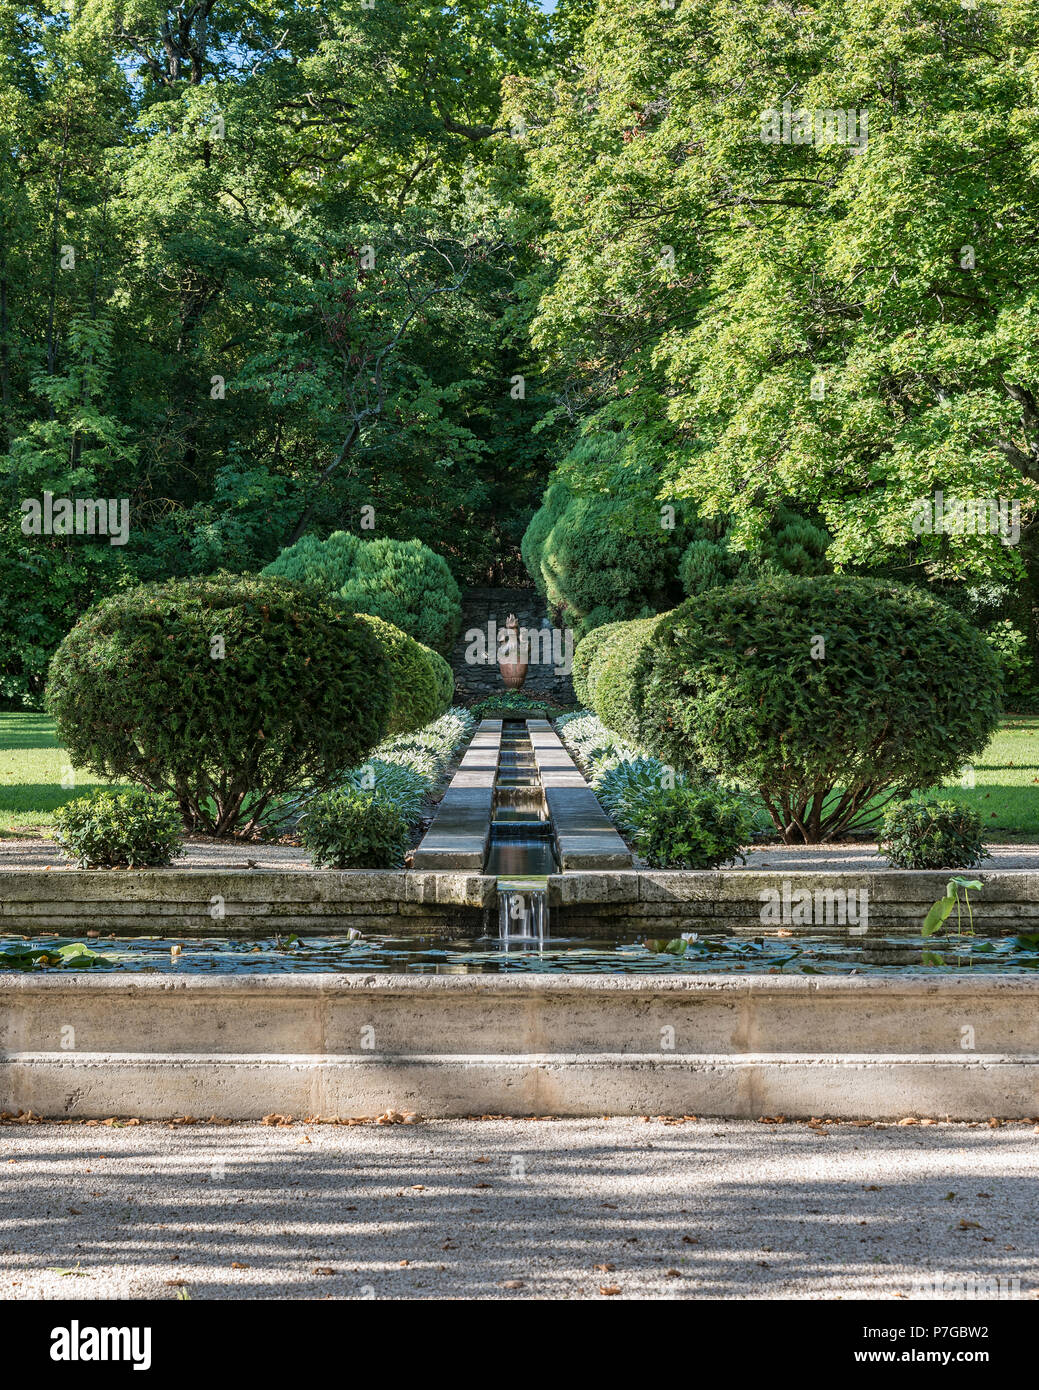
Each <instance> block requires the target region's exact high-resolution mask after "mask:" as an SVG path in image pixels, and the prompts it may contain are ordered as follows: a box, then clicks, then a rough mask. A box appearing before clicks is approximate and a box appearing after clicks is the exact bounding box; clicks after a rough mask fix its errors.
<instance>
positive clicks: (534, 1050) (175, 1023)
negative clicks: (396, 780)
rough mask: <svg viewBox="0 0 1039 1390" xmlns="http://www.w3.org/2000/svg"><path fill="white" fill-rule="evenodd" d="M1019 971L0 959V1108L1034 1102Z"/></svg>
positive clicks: (79, 1112) (629, 1110) (812, 1111)
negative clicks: (594, 969) (663, 970)
mask: <svg viewBox="0 0 1039 1390" xmlns="http://www.w3.org/2000/svg"><path fill="white" fill-rule="evenodd" d="M1037 1005H1039V980H1034V979H1027V978H1018V977H1007V976H997V975H993V976H974V977H963V976H954V977H943V978H937V979H924V978H920V977H916V978H913V977H903V978H899V979H891V978H885V979H880V978H873V979H865V978H849V977H843V978H832V977H827V978H823V977H815V978H804V977H801V978H797V977H769V976H757V977H733V976H727V977H718V976H715V977H711V978H705V977H702V976H701V977H677V976H658V977H654V978H652V979H647V978H644V977H643V978H641V979H637V978H632V977H631V976H628V977H624V976H594V977H588V976H560V977H555V978H546V977H544V976H541V977H538V976H497V977H495V976H481V977H472V976H469V977H466V976H429V975H423V976H406V975H382V976H380V975H375V974H372V975H362V974H358V975H352V976H351V975H333V974H328V975H313V976H305V977H299V976H297V977H295V978H291V977H286V976H284V975H267V976H224V977H198V976H185V977H182V978H180V979H175V980H174V979H170V978H169V977H166V976H152V977H143V976H140V975H138V976H132V977H131V976H122V977H118V976H113V975H105V976H95V977H92V976H88V975H85V974H80V975H75V974H73V975H57V974H54V975H40V976H36V975H28V976H18V975H13V974H12V975H6V976H2V975H0V1110H6V1111H9V1112H18V1111H24V1110H29V1109H31V1110H33V1111H35V1112H36V1113H37V1114H41V1115H45V1116H54V1117H57V1116H86V1117H91V1116H94V1117H104V1116H109V1115H137V1116H140V1117H141V1118H161V1117H164V1116H173V1115H180V1116H183V1115H194V1116H207V1115H221V1116H225V1117H227V1118H232V1119H236V1118H237V1119H246V1118H257V1117H259V1116H262V1115H266V1114H269V1113H271V1112H276V1113H278V1114H291V1115H297V1116H300V1115H308V1114H309V1115H322V1116H338V1117H343V1118H345V1117H350V1116H358V1115H375V1114H379V1113H381V1112H382V1111H384V1110H386V1109H387V1108H394V1109H398V1110H403V1109H409V1110H418V1111H419V1112H421V1113H422V1114H423V1115H426V1116H437V1115H470V1114H477V1115H479V1114H488V1113H491V1114H509V1115H528V1114H534V1115H545V1114H550V1115H602V1114H618V1115H619V1114H647V1113H649V1114H661V1113H663V1114H678V1115H683V1114H694V1115H719V1116H722V1115H724V1116H742V1117H750V1118H754V1117H758V1116H762V1115H776V1114H784V1115H788V1116H791V1117H795V1116H810V1115H819V1116H824V1115H831V1116H844V1117H849V1118H852V1117H869V1118H878V1119H880V1118H891V1117H895V1116H899V1117H901V1116H906V1115H915V1116H919V1117H931V1118H936V1119H944V1118H952V1119H971V1120H976V1119H987V1118H989V1117H990V1116H999V1117H1001V1118H1005V1119H1020V1118H1024V1117H1031V1116H1035V1115H1039V1008H1037Z"/></svg>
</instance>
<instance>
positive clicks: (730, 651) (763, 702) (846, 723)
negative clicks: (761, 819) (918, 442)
mask: <svg viewBox="0 0 1039 1390" xmlns="http://www.w3.org/2000/svg"><path fill="white" fill-rule="evenodd" d="M820 642H821V643H822V644H823V645H822V646H820ZM643 653H644V658H645V659H644V660H643V661H642V662H641V664H640V663H639V662H637V661H631V660H629V661H628V663H627V664H626V665H625V667H624V669H623V674H622V673H621V668H620V666H616V667H615V668H614V669H615V671H616V672H617V678H618V680H619V681H620V682H621V683H622V684H623V683H624V682H625V681H626V682H627V685H628V689H627V693H626V696H625V697H624V698H626V699H627V702H628V703H629V704H630V706H631V708H632V709H634V710H636V711H637V713H638V716H639V719H640V735H641V741H642V742H643V744H644V745H645V746H646V747H647V748H649V749H650V751H652V752H653V753H655V754H657V755H658V756H659V757H661V758H663V759H664V760H665V761H667V762H670V763H672V764H674V765H675V766H677V767H680V768H687V767H694V766H695V765H696V764H698V763H703V764H705V765H706V766H707V767H709V768H711V769H713V770H715V771H716V772H717V773H719V774H720V775H722V776H725V777H728V778H731V779H734V780H736V781H737V782H739V783H741V784H743V785H745V786H750V787H755V788H757V790H758V791H759V792H760V794H761V796H762V798H763V800H764V802H765V805H766V807H767V808H768V811H769V814H770V816H771V817H772V820H773V822H774V824H775V825H776V827H777V829H778V830H779V831H780V832H781V833H782V834H783V836H784V838H785V839H786V840H787V841H788V842H790V843H793V842H798V841H809V842H818V841H822V840H828V839H833V838H835V837H837V836H839V835H841V834H843V833H845V832H847V831H848V830H849V829H854V828H864V827H865V826H867V825H871V824H872V823H874V822H875V820H876V818H877V810H876V809H874V808H871V806H870V803H871V802H873V803H876V799H877V798H881V799H883V798H885V797H887V796H890V795H891V794H893V793H896V792H897V793H909V792H911V791H914V790H918V789H921V788H926V787H931V786H935V785H938V784H940V783H941V782H942V781H943V780H944V779H945V778H947V777H948V776H950V775H951V774H953V773H956V772H958V771H959V770H960V769H961V768H962V767H963V765H964V764H965V763H966V762H967V761H969V760H970V759H971V758H973V757H975V756H977V755H978V754H980V753H981V751H982V750H983V749H984V747H985V746H986V744H987V743H988V741H989V739H990V738H991V736H992V734H993V732H994V731H995V729H996V727H997V724H998V720H999V714H1000V705H1001V701H1000V680H999V668H998V662H997V660H996V658H995V656H994V655H993V653H992V652H991V651H990V649H989V647H988V645H987V643H986V642H985V639H984V638H983V637H982V636H981V635H980V633H978V632H977V631H976V629H974V628H973V627H972V626H971V625H970V624H969V623H968V622H967V620H966V619H965V618H963V617H961V616H960V615H959V614H957V613H956V612H954V611H953V610H952V609H951V608H949V607H948V606H947V605H945V604H943V603H941V602H939V601H938V600H936V599H934V598H932V597H930V596H929V595H928V594H926V593H924V592H922V591H921V590H918V589H910V588H905V587H903V586H901V585H898V584H892V583H888V582H886V581H883V580H870V579H849V578H841V577H838V576H817V577H795V576H786V577H780V578H773V579H770V580H765V581H762V582H760V583H757V584H752V585H745V586H744V585H737V586H735V587H733V588H729V589H715V590H712V591H711V592H709V593H706V594H702V595H700V596H699V597H698V598H695V599H690V600H688V601H687V602H685V603H683V604H682V605H681V606H680V607H678V608H676V609H675V610H674V612H673V613H670V614H667V615H665V616H664V617H663V618H662V619H661V620H660V622H659V623H658V624H657V626H656V630H655V634H654V640H653V642H652V643H651V644H649V645H648V646H647V647H644V648H643ZM597 695H598V697H599V700H600V702H601V699H602V695H601V681H600V691H597Z"/></svg>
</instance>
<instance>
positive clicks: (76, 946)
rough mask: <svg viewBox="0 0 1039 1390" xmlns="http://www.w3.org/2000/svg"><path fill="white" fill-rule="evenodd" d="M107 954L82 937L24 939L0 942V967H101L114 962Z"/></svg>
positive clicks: (27, 968) (10, 968) (104, 967)
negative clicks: (38, 941) (46, 942)
mask: <svg viewBox="0 0 1039 1390" xmlns="http://www.w3.org/2000/svg"><path fill="white" fill-rule="evenodd" d="M114 964H115V962H114V961H113V960H112V959H111V958H110V957H109V956H105V955H102V954H101V953H100V952H98V951H94V950H92V949H91V947H89V946H87V945H86V943H85V942H82V941H66V942H62V943H60V944H59V943H53V944H50V945H47V946H33V945H31V944H30V943H28V942H25V941H4V942H0V970H45V969H48V968H57V969H60V970H90V969H92V968H100V969H102V970H104V969H106V968H107V967H109V966H111V965H114Z"/></svg>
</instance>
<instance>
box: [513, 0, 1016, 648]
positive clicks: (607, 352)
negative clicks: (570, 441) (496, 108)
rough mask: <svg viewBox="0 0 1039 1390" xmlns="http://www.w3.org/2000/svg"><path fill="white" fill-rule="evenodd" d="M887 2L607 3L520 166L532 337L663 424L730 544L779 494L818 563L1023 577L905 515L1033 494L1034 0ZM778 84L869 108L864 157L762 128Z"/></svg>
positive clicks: (841, 105)
mask: <svg viewBox="0 0 1039 1390" xmlns="http://www.w3.org/2000/svg"><path fill="white" fill-rule="evenodd" d="M905 13H906V12H905V11H904V10H900V9H899V8H898V7H897V6H888V7H885V6H881V5H868V6H860V7H859V8H858V9H856V10H852V9H851V8H849V6H848V5H847V4H846V3H845V0H812V3H810V4H808V5H804V6H795V7H786V6H781V5H779V6H777V5H775V4H773V3H772V2H771V0H682V3H681V4H680V5H678V6H676V7H668V6H661V5H657V4H652V3H645V4H635V5H598V6H597V7H596V10H595V17H594V19H593V20H592V21H591V23H590V24H588V26H587V28H585V29H583V30H582V31H580V32H581V37H582V41H583V49H582V50H581V51H580V52H579V53H578V55H577V56H576V57H575V59H574V62H573V64H572V66H568V67H567V68H566V70H565V71H564V73H563V74H562V77H561V80H560V82H559V85H558V88H557V91H556V93H555V96H556V100H555V102H554V104H553V105H552V106H551V109H550V111H549V113H548V114H547V116H544V117H542V119H541V121H540V122H539V128H538V131H537V134H536V137H535V139H534V141H533V145H534V148H533V150H532V152H531V155H530V170H531V178H532V182H533V184H534V187H535V188H536V190H537V191H538V192H539V193H540V194H541V195H542V196H543V197H544V198H545V199H546V200H547V202H548V205H549V207H550V209H551V218H550V225H549V228H548V231H547V233H546V235H545V237H544V242H543V244H544V248H545V255H546V258H547V259H548V260H549V261H550V263H551V265H552V268H553V269H552V274H551V275H550V276H546V282H545V284H544V287H543V289H542V292H541V294H540V296H539V299H538V303H537V310H536V314H535V318H534V321H533V325H532V336H533V338H534V341H535V343H536V345H537V346H538V347H539V348H540V349H541V351H542V352H543V353H544V354H545V356H546V358H547V359H548V360H550V361H551V362H553V363H554V364H556V370H557V373H558V377H559V381H560V391H561V394H562V393H564V392H565V394H566V398H567V401H568V404H569V408H570V409H571V410H579V409H581V408H583V409H584V410H586V411H590V410H595V411H597V412H599V413H602V412H607V411H608V412H609V413H610V415H611V418H613V419H614V420H615V421H618V422H620V423H622V424H623V423H625V422H627V423H629V424H630V427H631V428H637V429H639V430H640V431H642V432H650V431H653V432H655V434H656V436H657V437H659V438H661V439H662V442H663V446H664V448H665V450H666V452H667V455H668V464H667V468H666V469H665V470H663V471H664V474H665V476H667V478H668V481H669V484H670V485H672V486H673V487H674V489H675V491H676V492H677V494H678V495H679V496H680V497H682V498H684V499H686V500H688V501H689V502H690V503H692V504H693V505H695V506H696V508H697V509H698V510H701V511H704V512H708V513H710V514H711V515H727V516H730V517H732V518H733V519H734V523H735V524H736V530H737V532H738V540H739V548H741V549H742V548H743V546H744V542H745V541H746V542H747V543H748V544H749V543H750V539H751V538H752V537H753V536H754V535H755V534H756V533H758V532H759V531H760V530H761V529H762V528H765V527H767V525H768V521H769V518H770V517H771V516H773V515H774V513H775V511H776V508H777V505H780V504H782V503H783V502H786V501H789V502H790V504H791V505H792V506H794V507H800V508H803V509H805V510H806V511H808V510H810V512H811V514H812V515H816V514H818V515H819V516H820V517H821V519H822V522H823V524H824V525H825V526H826V529H827V531H828V532H829V533H830V534H831V536H832V538H833V542H832V546H831V548H830V552H829V558H830V560H831V561H832V562H833V563H835V564H840V565H845V566H846V565H852V564H854V565H863V566H869V567H871V568H872V567H875V566H877V565H878V563H883V562H885V561H886V562H890V563H891V564H892V565H897V566H898V568H899V571H900V573H902V574H906V573H908V572H910V570H911V568H912V567H914V566H915V567H917V571H916V572H917V573H918V574H919V575H920V577H921V578H922V579H924V580H928V581H930V580H935V581H938V580H942V581H950V580H964V579H972V580H973V579H987V578H993V577H996V578H1000V579H1001V580H1002V581H1004V582H1008V583H1011V584H1016V583H1017V582H1019V580H1020V578H1021V575H1022V573H1023V572H1024V571H1025V570H1027V571H1028V573H1029V574H1030V576H1031V589H1032V593H1033V594H1034V593H1035V592H1036V579H1037V577H1039V545H1037V544H1036V542H1035V540H1034V539H1032V540H1029V539H1028V538H1027V533H1026V535H1025V536H1023V538H1022V539H1023V543H1022V545H1021V546H1020V547H1015V546H1012V545H1003V544H1002V543H1001V541H1000V538H999V537H998V536H995V535H982V536H978V535H975V534H970V533H962V534H957V533H954V532H942V531H941V530H938V531H930V532H926V531H924V532H920V533H917V534H914V531H913V517H914V503H915V502H916V501H917V500H918V499H921V498H925V497H928V496H930V495H932V494H933V493H934V491H935V489H943V490H944V492H945V494H946V496H947V497H948V496H953V495H957V496H960V497H964V498H997V497H1003V498H1015V497H1016V498H1021V499H1023V501H1024V503H1025V511H1026V513H1027V512H1028V511H1032V512H1033V513H1034V511H1035V508H1036V505H1037V486H1036V469H1035V460H1036V458H1037V456H1039V412H1037V411H1036V409H1035V401H1036V390H1037V385H1039V383H1037V375H1036V361H1037V351H1039V260H1037V258H1036V257H1035V256H1034V255H1033V254H1032V249H1031V248H1032V247H1033V245H1034V242H1035V238H1036V236H1037V234H1039V162H1037V158H1036V156H1037V154H1039V116H1037V110H1039V108H1037V102H1036V92H1037V88H1039V69H1037V66H1036V61H1035V9H1034V5H1033V4H1032V3H1030V0H1005V2H1004V3H1001V4H999V5H998V6H985V5H976V4H974V3H964V4H957V3H955V0H951V3H941V4H937V5H933V6H926V7H916V8H914V10H913V21H912V22H911V23H908V24H907V23H906V22H905ZM896 72H897V74H898V76H897V80H895V81H893V82H890V81H889V82H885V80H884V78H883V76H882V74H883V73H887V74H889V75H891V74H893V73H896ZM785 99H788V100H789V101H790V102H791V105H792V107H793V109H794V111H795V112H796V111H797V110H798V109H799V108H800V109H803V110H805V111H808V112H816V113H820V112H823V111H831V112H832V111H833V110H834V109H835V108H836V109H841V110H849V109H850V110H851V111H852V112H853V117H852V119H853V120H854V119H855V118H856V117H857V118H858V121H859V123H860V124H859V128H858V130H857V132H856V133H857V134H858V135H860V136H861V135H862V134H864V133H865V132H864V131H863V130H862V127H861V121H862V118H863V116H864V115H865V114H866V113H867V112H868V140H867V143H866V147H865V148H859V149H856V148H854V147H853V146H852V145H850V144H848V143H846V142H843V141H841V140H839V139H838V140H833V141H829V142H823V141H822V140H814V139H813V140H809V141H807V142H805V143H795V142H794V140H788V141H787V142H785V143H770V142H768V141H766V140H763V139H761V138H760V136H761V134H762V119H763V115H765V114H766V113H768V112H770V111H772V110H778V109H779V108H781V107H782V106H783V102H784V100H785ZM964 112H971V113H973V116H976V117H977V118H976V119H975V118H973V116H972V118H971V119H969V120H965V119H964V118H963V113H964ZM1010 130H1012V131H1014V132H1015V138H1014V140H1013V141H1012V142H1010V143H1008V141H1007V138H1006V137H1007V132H1008V131H1010ZM690 132H695V138H694V139H692V140H690ZM795 140H796V136H795ZM662 246H667V247H670V248H671V250H672V251H673V258H672V261H671V263H670V264H669V263H668V261H667V260H666V259H664V258H661V259H660V260H659V261H657V260H656V258H655V257H654V255H653V254H652V251H651V248H656V249H657V250H658V252H659V248H660V247H662ZM787 567H788V568H790V567H792V568H794V569H795V571H797V572H800V564H799V562H797V563H795V564H794V565H793V566H790V565H789V564H788V566H787ZM696 591H697V592H702V588H701V587H699V586H698V587H697V589H696ZM1033 607H1034V601H1033ZM1032 624H1033V625H1032V627H1031V628H1030V631H1029V636H1030V639H1031V643H1032V646H1033V648H1034V646H1035V636H1036V634H1035V628H1034V618H1033V620H1032Z"/></svg>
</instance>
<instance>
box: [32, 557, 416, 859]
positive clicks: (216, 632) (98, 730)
mask: <svg viewBox="0 0 1039 1390" xmlns="http://www.w3.org/2000/svg"><path fill="white" fill-rule="evenodd" d="M390 699H391V685H390V677H389V669H388V666H387V662H386V658H385V656H384V655H383V652H382V647H381V645H380V643H379V641H378V640H377V639H376V637H375V636H374V634H373V633H372V632H371V631H370V630H369V628H368V627H367V626H366V625H365V624H364V623H363V622H362V621H361V620H360V619H359V618H357V617H355V616H354V615H353V614H352V613H350V612H348V611H347V610H346V609H344V607H343V606H342V604H341V603H339V602H338V601H337V600H334V599H329V598H325V597H324V596H323V595H322V594H321V593H320V592H318V591H317V590H315V589H312V588H307V587H304V586H301V585H298V584H293V583H290V582H289V581H287V580H284V579H274V578H257V577H255V576H248V575H222V576H215V577H212V578H204V579H186V580H177V581H174V582H170V583H165V584H155V585H145V586H143V587H142V588H138V589H133V590H129V591H127V592H124V593H121V594H118V595H116V596H115V597H113V598H109V599H105V600H104V601H103V602H102V603H100V604H98V605H97V607H96V608H93V609H91V610H90V611H89V612H88V613H87V614H85V616H84V617H83V618H82V619H81V620H80V621H79V622H78V623H77V624H76V626H75V627H74V628H73V629H72V631H71V632H70V633H69V634H68V636H67V637H66V638H65V640H64V641H63V642H62V644H61V646H60V647H59V648H58V650H57V652H56V653H55V655H54V658H53V660H52V661H51V666H50V677H49V683H48V689H47V703H48V707H49V709H50V711H51V713H52V714H53V715H54V718H55V721H56V723H57V728H58V736H59V738H60V739H61V741H62V743H63V744H64V746H65V748H67V750H68V753H69V757H70V760H71V761H72V762H73V763H74V764H75V765H76V766H78V767H83V768H89V769H90V770H91V771H92V772H95V773H97V774H99V775H100V776H102V777H105V778H108V779H110V780H112V781H135V782H140V783H142V784H143V785H144V786H146V787H149V788H151V789H152V790H155V791H168V792H170V793H172V795H173V796H174V797H175V799H176V803H177V805H178V806H179V808H180V812H181V815H182V817H183V820H184V823H185V825H186V826H187V827H188V828H189V829H191V830H205V831H209V832H211V833H214V834H226V833H229V832H232V831H235V830H245V831H251V830H253V829H255V828H256V826H258V825H259V824H260V822H261V821H262V819H263V815H264V812H265V810H266V808H267V806H268V804H269V803H270V802H271V801H272V799H274V798H277V797H280V796H285V795H293V794H296V793H298V789H299V788H300V786H303V785H308V784H309V785H311V786H313V787H316V788H317V789H319V790H321V789H325V788H329V787H332V786H334V785H336V784H337V783H338V782H339V780H340V779H341V777H342V774H343V772H344V770H345V769H346V768H348V767H352V766H355V765H356V764H358V763H360V762H361V761H362V760H363V759H364V758H365V757H366V756H367V754H368V753H369V752H370V751H371V750H372V749H373V748H374V747H375V746H376V745H377V744H378V742H379V741H380V739H381V738H382V737H383V734H384V732H385V729H386V722H387V718H388V716H389V713H390Z"/></svg>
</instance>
